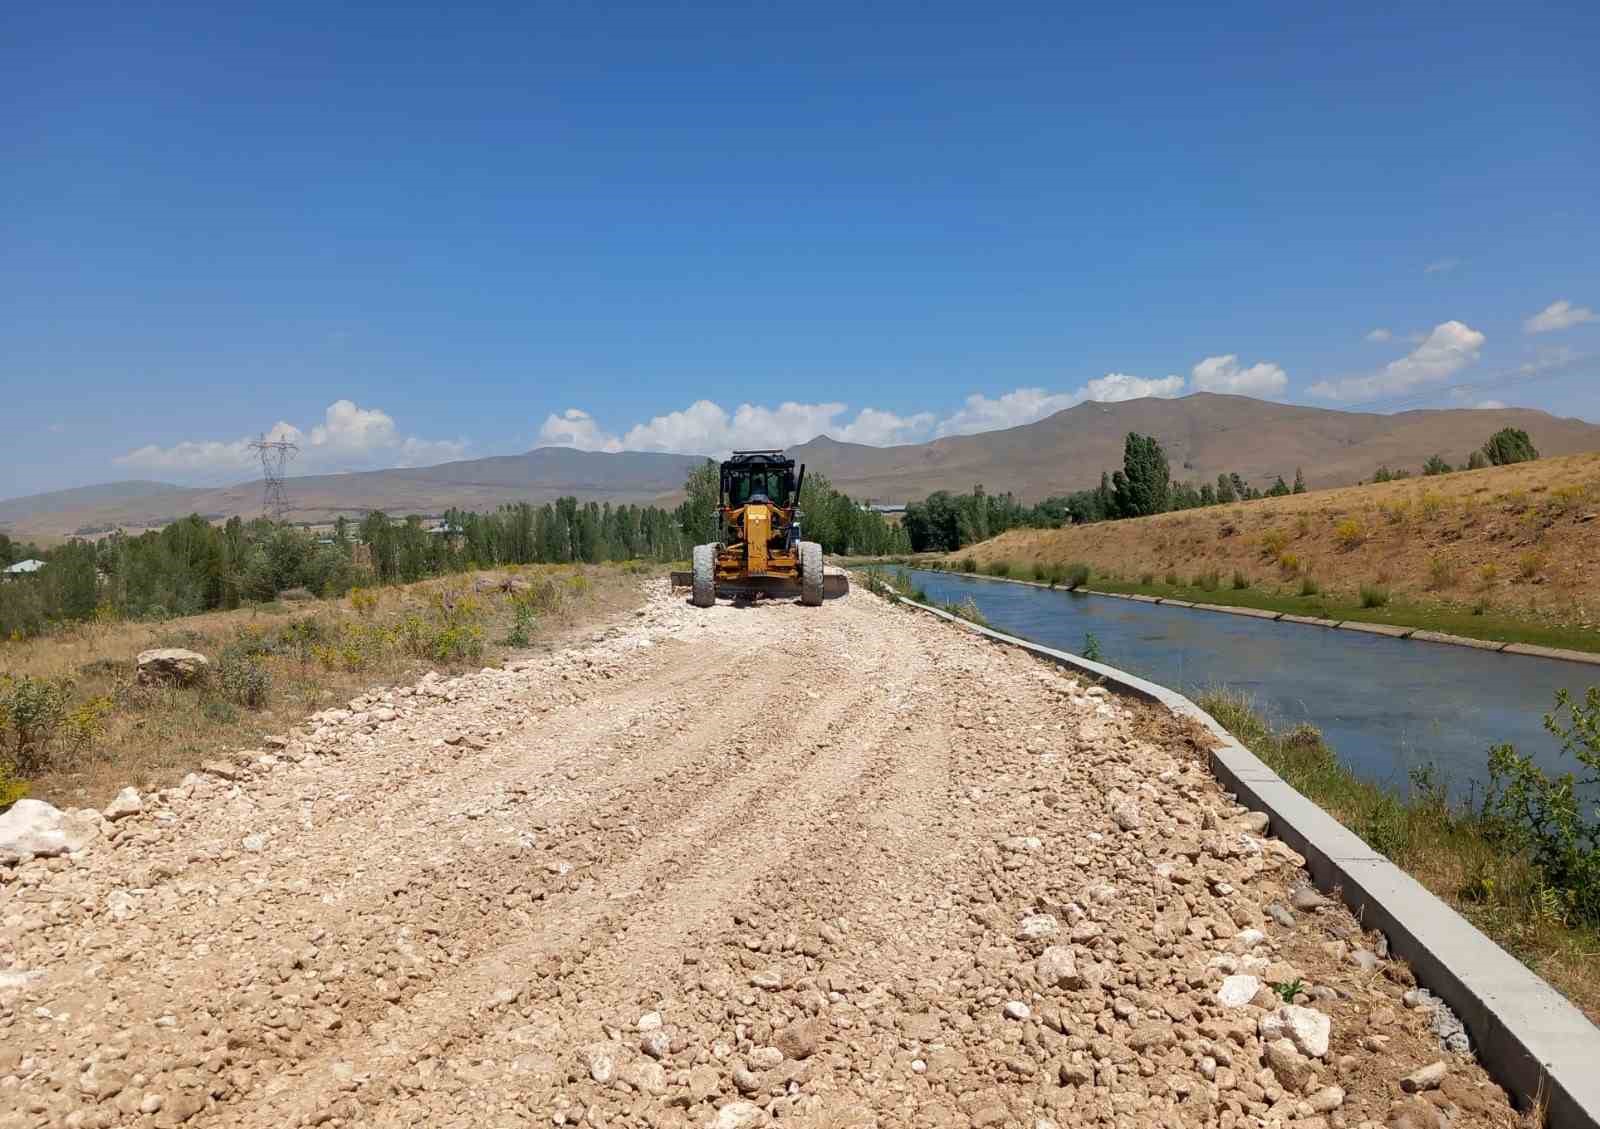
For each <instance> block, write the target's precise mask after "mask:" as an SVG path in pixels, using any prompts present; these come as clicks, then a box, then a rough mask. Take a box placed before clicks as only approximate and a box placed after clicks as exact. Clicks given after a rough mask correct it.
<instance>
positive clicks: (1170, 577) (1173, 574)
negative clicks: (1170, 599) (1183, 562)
mask: <svg viewBox="0 0 1600 1129" xmlns="http://www.w3.org/2000/svg"><path fill="white" fill-rule="evenodd" d="M1162 579H1164V580H1165V581H1166V582H1167V587H1169V588H1176V587H1178V584H1179V581H1180V578H1179V576H1178V573H1177V571H1176V570H1174V569H1168V570H1167V575H1166V576H1165V577H1163V578H1162Z"/></svg>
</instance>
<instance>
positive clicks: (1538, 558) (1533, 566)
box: [1517, 549, 1545, 580]
mask: <svg viewBox="0 0 1600 1129" xmlns="http://www.w3.org/2000/svg"><path fill="white" fill-rule="evenodd" d="M1544 566H1545V555H1544V554H1543V553H1541V552H1540V551H1539V550H1537V549H1529V550H1528V551H1527V552H1526V553H1523V554H1522V556H1520V557H1518V558H1517V569H1518V571H1520V572H1521V573H1522V578H1523V579H1524V580H1532V579H1533V578H1534V577H1536V576H1538V575H1539V574H1540V573H1541V572H1543V571H1544Z"/></svg>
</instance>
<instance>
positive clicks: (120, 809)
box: [100, 786, 144, 819]
mask: <svg viewBox="0 0 1600 1129" xmlns="http://www.w3.org/2000/svg"><path fill="white" fill-rule="evenodd" d="M142 811H144V801H143V800H142V799H140V798H139V790H138V789H137V788H134V787H131V786H130V787H127V788H124V789H123V790H122V791H120V792H118V793H117V796H116V799H114V800H112V801H111V802H110V803H109V804H107V805H106V809H105V811H103V812H101V813H100V814H101V815H103V816H105V817H106V818H107V819H126V818H127V817H128V816H130V815H138V814H139V813H140V812H142Z"/></svg>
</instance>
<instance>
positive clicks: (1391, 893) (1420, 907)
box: [898, 581, 1600, 1129]
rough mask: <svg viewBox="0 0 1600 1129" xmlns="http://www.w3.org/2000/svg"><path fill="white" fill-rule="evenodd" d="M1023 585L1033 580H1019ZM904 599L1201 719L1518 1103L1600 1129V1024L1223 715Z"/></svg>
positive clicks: (1230, 765)
mask: <svg viewBox="0 0 1600 1129" xmlns="http://www.w3.org/2000/svg"><path fill="white" fill-rule="evenodd" d="M1022 583H1027V582H1026V581H1023V582H1022ZM898 602H899V603H902V604H905V605H907V606H909V607H913V608H916V609H917V610H919V611H922V612H925V613H927V614H929V615H933V616H936V617H938V618H939V619H943V620H946V621H948V622H950V623H953V624H955V625H956V626H958V627H960V628H962V629H964V630H967V631H971V632H973V633H974V634H977V635H981V636H983V637H985V638H987V639H989V640H990V641H992V642H996V643H1000V644H1003V645H1006V646H1010V647H1016V648H1019V649H1021V650H1024V651H1027V652H1029V653H1030V654H1033V655H1035V656H1037V657H1039V658H1043V659H1045V660H1047V661H1050V662H1053V663H1056V664H1057V665H1060V666H1066V667H1070V668H1072V669H1074V670H1077V671H1080V672H1082V673H1084V674H1089V675H1093V676H1094V677H1096V678H1098V679H1100V680H1101V681H1102V682H1103V683H1104V684H1106V685H1108V686H1111V687H1114V688H1116V689H1118V690H1121V691H1123V692H1124V693H1127V694H1131V695H1132V696H1134V697H1137V698H1141V699H1143V700H1145V701H1149V702H1154V703H1156V704H1158V705H1160V706H1162V707H1164V708H1165V709H1167V710H1168V711H1169V712H1170V713H1172V714H1174V715H1176V716H1178V717H1186V718H1190V719H1192V720H1194V721H1195V722H1197V723H1199V724H1200V725H1201V726H1203V727H1204V728H1205V729H1206V730H1207V731H1208V732H1210V733H1211V734H1212V736H1213V737H1214V738H1215V739H1216V741H1217V747H1216V748H1214V749H1213V750H1212V751H1211V769H1212V772H1213V774H1214V775H1215V776H1216V777H1217V779H1218V780H1219V781H1220V782H1221V783H1222V784H1223V785H1224V786H1225V787H1228V788H1231V789H1232V790H1233V791H1234V793H1235V795H1236V796H1237V797H1238V799H1239V802H1240V803H1242V804H1244V805H1245V806H1246V807H1249V808H1251V809H1253V810H1256V811H1263V812H1265V813H1266V814H1267V816H1268V818H1269V819H1270V821H1271V825H1270V833H1271V834H1273V835H1274V836H1276V837H1277V838H1279V839H1281V840H1283V841H1284V842H1285V843H1287V844H1289V846H1291V847H1293V848H1294V849H1295V850H1296V851H1297V852H1299V853H1300V854H1301V855H1303V856H1304V857H1305V859H1306V869H1307V871H1309V872H1310V874H1311V876H1312V878H1313V880H1314V881H1315V882H1316V883H1317V885H1318V886H1319V887H1321V888H1322V889H1325V890H1335V889H1337V890H1338V891H1339V893H1340V896H1341V897H1342V898H1343V900H1344V902H1345V904H1346V905H1348V906H1349V907H1350V910H1351V912H1352V913H1354V914H1355V915H1356V918H1357V920H1359V921H1360V922H1361V923H1362V924H1363V925H1364V926H1366V927H1372V928H1377V929H1381V930H1382V931H1383V933H1384V934H1385V936H1386V937H1387V938H1388V940H1389V946H1390V949H1391V950H1392V951H1393V952H1395V953H1396V954H1398V955H1399V956H1401V957H1402V958H1404V959H1405V960H1406V961H1408V962H1409V963H1410V965H1411V967H1412V969H1413V970H1414V971H1415V972H1416V974H1417V978H1418V981H1419V983H1421V984H1423V985H1424V986H1425V987H1427V988H1428V989H1429V990H1431V991H1433V992H1434V993H1435V994H1436V995H1438V996H1439V997H1440V998H1441V999H1443V1000H1444V1001H1445V1003H1446V1004H1448V1005H1449V1006H1450V1007H1451V1009H1452V1010H1454V1011H1455V1013H1456V1015H1457V1016H1459V1017H1460V1019H1461V1021H1462V1022H1463V1023H1464V1024H1465V1025H1466V1028H1467V1031H1468V1033H1469V1034H1470V1035H1471V1037H1472V1042H1473V1047H1474V1050H1475V1051H1476V1053H1477V1057H1478V1059H1479V1061H1480V1062H1482V1063H1483V1065H1484V1067H1485V1068H1486V1069H1487V1070H1488V1071H1489V1072H1490V1074H1492V1075H1493V1076H1494V1077H1495V1079H1496V1080H1497V1081H1498V1082H1499V1083H1500V1084H1501V1085H1502V1086H1504V1087H1505V1088H1506V1089H1507V1090H1508V1091H1510V1092H1511V1094H1512V1095H1513V1097H1514V1098H1515V1099H1516V1101H1517V1102H1518V1104H1519V1106H1521V1107H1522V1108H1528V1107H1529V1106H1531V1105H1534V1104H1536V1103H1543V1104H1544V1105H1545V1106H1546V1107H1547V1109H1548V1121H1549V1124H1551V1125H1553V1126H1556V1127H1558V1129H1600V1073H1597V1072H1596V1071H1595V1069H1594V1064H1595V1063H1596V1062H1600V1028H1596V1027H1595V1026H1594V1025H1593V1024H1592V1023H1590V1022H1589V1020H1588V1019H1587V1018H1586V1017H1585V1016H1584V1015H1583V1013H1582V1012H1580V1011H1579V1010H1578V1009H1577V1008H1575V1007H1574V1006H1573V1005H1572V1004H1571V1003H1569V1002H1568V1001H1567V999H1566V998H1565V997H1563V996H1562V995H1561V994H1560V993H1558V992H1557V991H1556V990H1555V989H1554V988H1552V987H1550V985H1548V984H1546V983H1545V982H1544V981H1543V980H1541V979H1539V977H1537V976H1536V975H1534V974H1533V973H1532V972H1531V971H1529V970H1528V968H1527V967H1526V966H1524V965H1523V964H1522V962H1520V961H1518V960H1517V959H1516V958H1515V957H1513V956H1511V955H1510V954H1509V953H1507V952H1506V951H1505V950H1504V949H1502V948H1500V946H1498V945H1496V944H1495V943H1494V942H1493V941H1491V940H1489V938H1488V937H1486V936H1484V935H1483V934H1482V933H1480V932H1479V931H1478V929H1477V927H1475V926H1474V925H1473V924H1472V923H1471V922H1469V921H1467V920H1466V919H1465V918H1464V917H1462V916H1461V915H1460V914H1458V913H1456V911H1455V910H1453V909H1451V908H1450V907H1449V906H1447V905H1445V903H1444V902H1442V901H1440V900H1439V899H1438V898H1437V897H1435V896H1434V895H1433V894H1432V893H1431V892H1430V891H1429V890H1428V889H1427V888H1426V887H1424V886H1423V885H1422V884H1421V883H1420V882H1418V881H1417V880H1416V879H1414V878H1412V877H1411V876H1410V875H1409V874H1406V873H1405V872H1404V871H1403V870H1401V869H1400V868H1399V867H1397V866H1395V865H1394V863H1392V862H1390V861H1389V860H1388V859H1386V858H1384V857H1383V856H1382V855H1379V854H1378V853H1377V852H1376V851H1374V850H1373V849H1372V848H1371V847H1369V846H1367V844H1366V843H1365V842H1363V841H1362V840H1361V839H1360V838H1359V837H1357V836H1356V835H1355V834H1354V833H1353V832H1352V831H1350V830H1349V829H1348V828H1347V827H1345V826H1344V825H1343V824H1341V823H1339V822H1338V821H1337V820H1335V819H1334V818H1333V817H1332V816H1330V815H1329V814H1328V813H1327V812H1325V811H1323V810H1322V809H1321V808H1320V807H1318V806H1317V805H1316V804H1314V803H1312V802H1311V801H1310V800H1309V799H1307V798H1306V797H1305V796H1303V795H1301V794H1300V792H1298V791H1296V790H1295V789H1294V788H1292V787H1291V786H1290V785H1289V784H1288V783H1286V782H1285V781H1284V780H1283V779H1282V778H1281V777H1279V776H1278V774H1277V773H1275V772H1273V771H1272V769H1270V768H1269V767H1267V765H1266V764H1265V763H1264V762H1263V761H1262V760H1261V759H1260V758H1258V757H1257V756H1256V755H1255V754H1254V753H1252V752H1251V751H1250V750H1249V749H1247V748H1245V747H1244V746H1243V745H1241V744H1240V743H1239V742H1238V740H1237V739H1235V738H1234V736H1233V735H1232V734H1231V733H1229V732H1228V731H1227V730H1226V729H1224V728H1223V727H1222V725H1221V723H1219V722H1218V721H1217V720H1216V719H1215V718H1213V717H1212V716H1211V715H1210V714H1208V713H1207V712H1206V711H1205V710H1203V709H1201V708H1200V707H1199V706H1197V705H1195V704H1194V702H1192V701H1190V700H1189V699H1188V698H1186V697H1184V696H1183V695H1182V694H1179V693H1177V692H1176V691H1173V690H1169V689H1168V688H1166V687H1165V686H1161V685H1159V684H1158V683H1154V682H1148V681H1146V680H1145V679H1142V678H1139V677H1137V676H1135V675H1132V674H1128V673H1127V672H1126V671H1121V670H1118V669H1117V668H1115V667H1111V666H1107V665H1105V664H1104V663H1100V662H1095V661H1093V660H1091V659H1086V658H1083V657H1082V656H1079V655H1074V654H1070V653H1069V652H1066V651H1058V650H1055V649H1054V648H1051V647H1045V646H1041V645H1040V644H1038V643H1030V642H1029V641H1028V640H1026V639H1019V638H1017V637H1016V636H1014V635H1006V634H1004V633H1003V632H999V631H995V630H993V629H991V628H987V627H980V626H978V625H977V624H974V623H971V622H968V621H967V620H964V619H962V618H961V617H960V616H957V615H953V614H951V613H950V612H946V611H943V610H941V609H939V608H932V607H928V606H927V605H926V604H919V603H917V602H916V601H915V600H908V599H904V598H901V599H900V600H899V601H898Z"/></svg>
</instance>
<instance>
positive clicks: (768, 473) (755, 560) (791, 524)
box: [690, 451, 842, 608]
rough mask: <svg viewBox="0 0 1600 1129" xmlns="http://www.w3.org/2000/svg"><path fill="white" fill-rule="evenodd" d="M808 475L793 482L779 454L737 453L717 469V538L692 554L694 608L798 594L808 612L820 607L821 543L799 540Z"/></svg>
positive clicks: (790, 468) (790, 467)
mask: <svg viewBox="0 0 1600 1129" xmlns="http://www.w3.org/2000/svg"><path fill="white" fill-rule="evenodd" d="M805 477H806V468H805V467H804V466H802V467H801V468H800V473H799V475H798V477H797V476H796V475H795V468H794V460H793V459H791V458H788V457H787V456H785V455H784V453H783V452H782V451H735V452H734V453H733V457H732V458H730V459H728V460H727V461H726V462H724V463H723V464H722V474H721V487H720V497H719V498H718V504H717V512H716V519H715V520H716V532H715V534H714V536H715V537H716V538H717V539H716V540H715V541H713V542H711V543H710V544H707V545H697V546H695V550H694V571H693V573H692V583H691V587H692V596H691V598H690V599H691V602H692V603H693V604H694V605H695V606H696V607H701V608H709V607H710V606H711V605H712V604H714V603H715V602H716V599H717V597H718V596H749V597H754V596H794V595H799V597H800V602H801V603H802V604H805V605H806V606H808V607H816V606H817V605H818V604H820V603H822V598H823V595H824V586H825V578H824V576H823V567H822V546H821V545H819V544H817V542H815V541H804V540H801V536H800V523H801V514H800V487H801V486H802V485H803V484H804V483H805ZM840 579H841V580H842V576H841V578H840ZM827 594H829V595H833V594H840V593H827Z"/></svg>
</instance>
